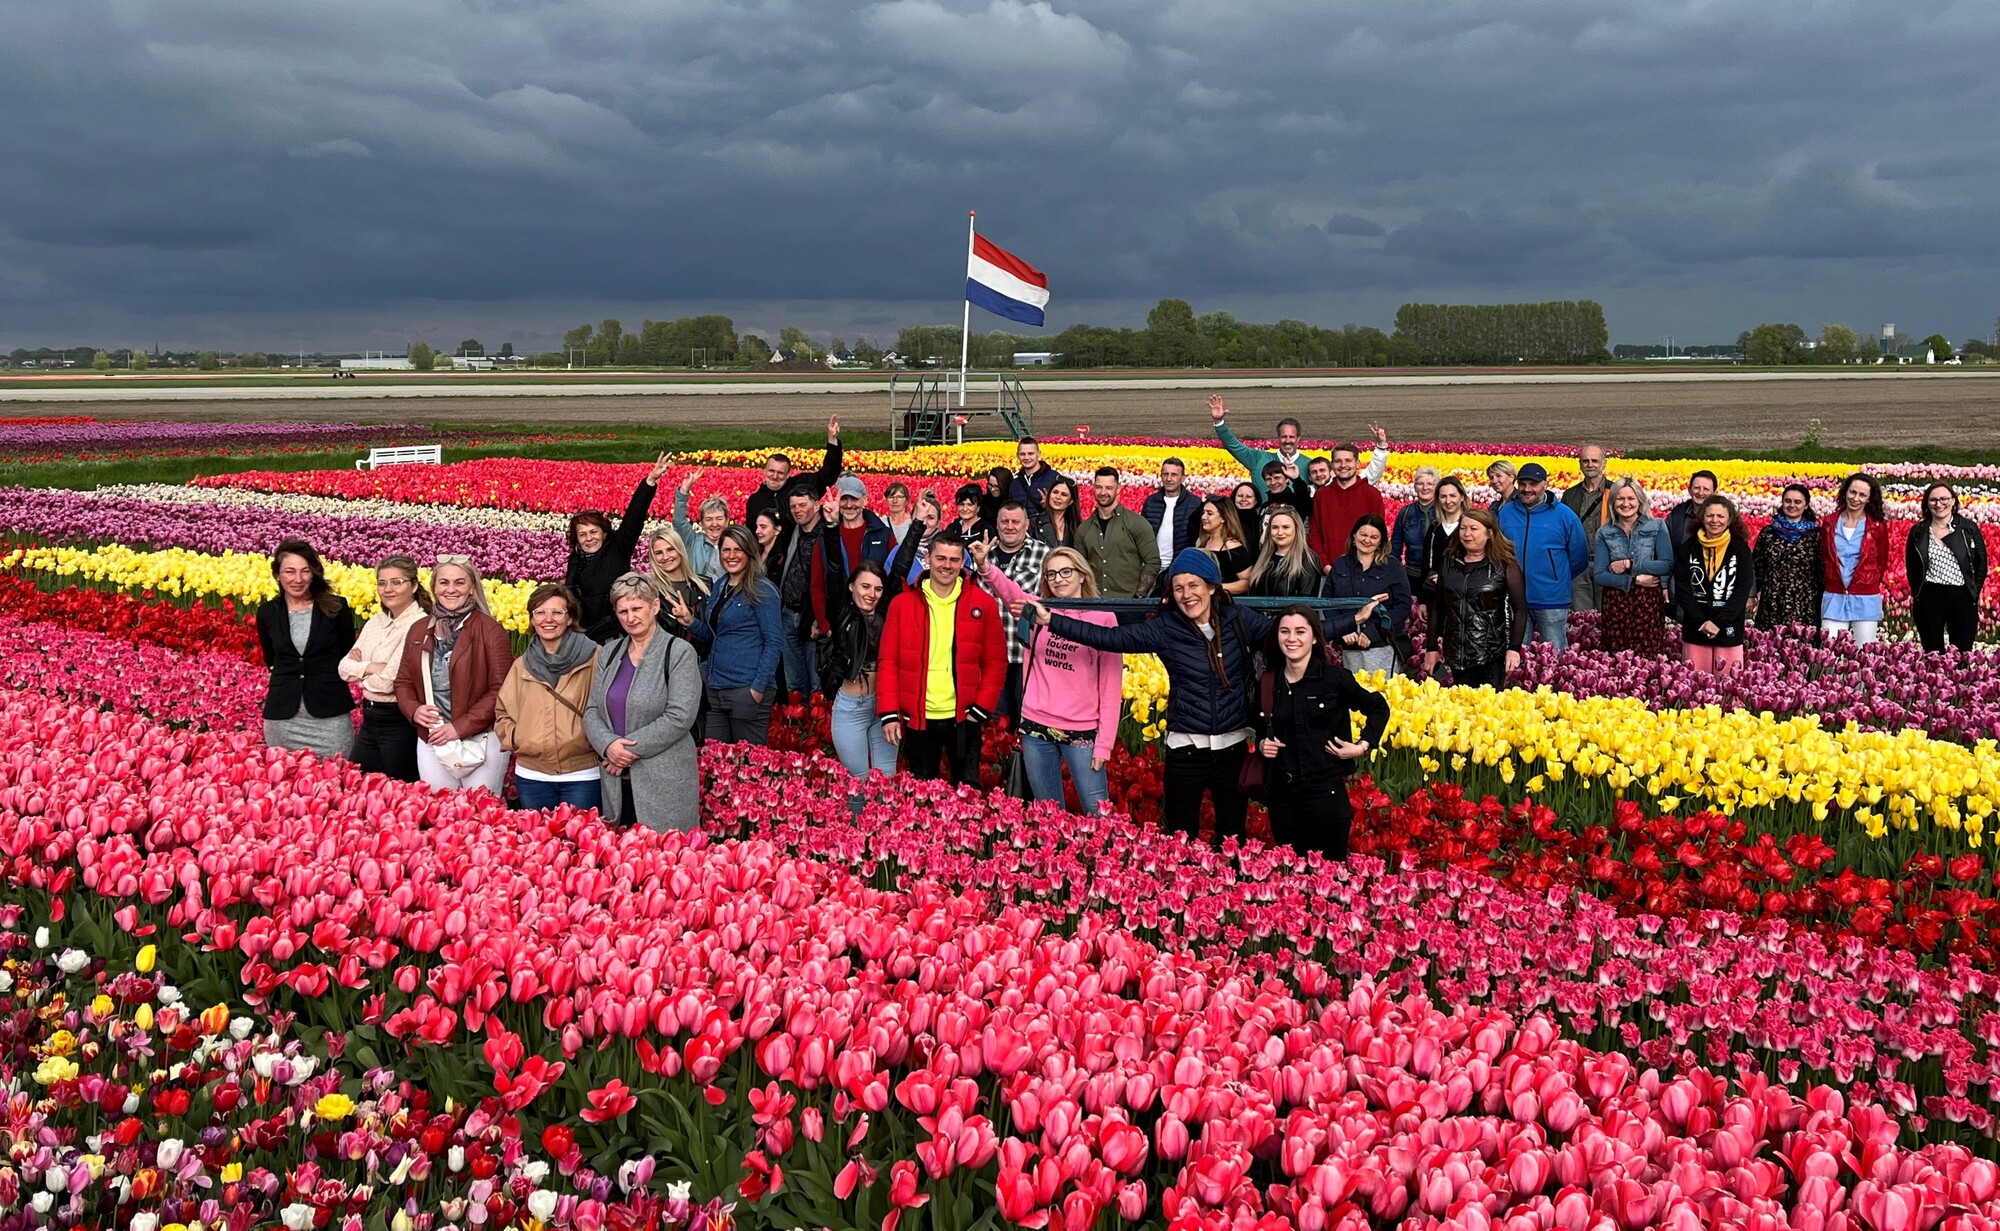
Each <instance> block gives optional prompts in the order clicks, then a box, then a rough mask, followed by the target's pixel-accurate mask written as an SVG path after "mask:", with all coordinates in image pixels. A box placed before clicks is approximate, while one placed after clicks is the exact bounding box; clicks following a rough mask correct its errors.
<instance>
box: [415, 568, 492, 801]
mask: <svg viewBox="0 0 2000 1231" xmlns="http://www.w3.org/2000/svg"><path fill="white" fill-rule="evenodd" d="M431 591H432V595H433V597H432V606H431V614H430V618H428V619H426V620H425V621H424V622H423V623H421V624H419V625H417V627H416V628H415V629H413V630H411V632H410V635H409V637H408V638H407V639H406V640H405V641H404V643H403V663H402V666H401V667H399V668H398V669H397V671H396V704H397V705H398V706H400V707H401V708H402V711H403V716H404V717H405V718H408V719H409V720H410V725H411V726H413V727H415V728H416V729H417V774H418V776H419V777H420V778H422V779H423V781H424V782H425V783H427V784H428V785H430V786H434V787H438V788H440V789H442V790H447V791H465V790H471V789H473V788H474V787H484V788H486V789H487V790H489V791H491V792H493V793H494V794H495V795H498V794H499V793H500V788H501V786H502V785H503V784H504V783H505V782H506V780H507V753H506V750H504V749H503V748H501V747H500V737H499V736H498V735H496V734H494V731H493V714H494V710H495V709H496V708H497V706H498V704H499V698H500V684H501V681H503V680H505V679H506V678H507V672H508V670H509V669H510V668H511V667H512V666H513V665H514V641H513V638H511V637H509V636H508V635H507V630H506V629H504V628H502V627H500V622H499V621H498V620H496V619H494V618H493V616H492V613H491V612H489V611H488V610H487V607H486V591H485V589H484V588H483V587H482V586H481V585H480V582H479V570H478V569H476V568H474V567H473V565H472V561H471V560H469V559H467V558H466V557H464V556H439V557H438V561H437V567H436V568H435V569H434V570H432V572H431Z"/></svg>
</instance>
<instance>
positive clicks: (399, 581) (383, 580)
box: [375, 577, 417, 590]
mask: <svg viewBox="0 0 2000 1231" xmlns="http://www.w3.org/2000/svg"><path fill="white" fill-rule="evenodd" d="M375 584H376V585H378V586H380V587H382V588H383V589H384V590H400V589H402V588H403V587H404V586H413V585H416V584H417V583H416V582H414V581H411V580H410V579H409V578H407V577H377V578H376V579H375Z"/></svg>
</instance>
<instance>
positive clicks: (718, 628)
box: [649, 526, 784, 744]
mask: <svg viewBox="0 0 2000 1231" xmlns="http://www.w3.org/2000/svg"><path fill="white" fill-rule="evenodd" d="M717 550H718V552H719V554H720V557H721V560H722V574H723V580H722V584H721V585H719V586H717V587H716V588H715V592H714V593H713V594H710V595H709V597H708V605H707V607H706V608H704V609H703V610H702V612H701V613H700V615H699V618H698V619H696V621H695V624H694V627H693V628H692V629H690V630H689V637H688V639H689V640H690V641H692V642H693V643H694V646H695V648H696V649H698V650H700V649H706V650H707V651H708V686H707V687H708V738H709V739H713V740H730V741H734V740H748V741H749V742H750V743H753V744H763V743H768V742H769V740H770V734H771V702H772V700H773V699H774V694H775V693H776V692H777V688H778V658H779V655H780V652H781V650H782V648H783V647H782V644H781V639H782V638H783V637H784V628H783V625H782V624H781V622H780V621H779V619H778V608H779V600H778V588H777V587H776V586H774V585H772V584H771V583H770V581H769V580H768V579H767V578H766V577H765V576H764V562H763V560H762V558H761V557H759V556H758V554H757V544H756V543H754V542H753V541H751V538H750V532H749V531H747V530H745V529H744V528H743V527H741V526H731V527H729V528H728V529H727V530H724V531H723V532H722V545H721V546H720V547H719V548H718V549H717ZM649 589H650V586H649Z"/></svg>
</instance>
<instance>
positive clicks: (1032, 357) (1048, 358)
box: [1014, 350, 1056, 368]
mask: <svg viewBox="0 0 2000 1231" xmlns="http://www.w3.org/2000/svg"><path fill="white" fill-rule="evenodd" d="M1055 361H1056V353H1055V352H1054V351H1046V350H1017V351H1015V352H1014V366H1015V367H1017V368H1045V367H1048V366H1049V365H1050V364H1052V363H1054V362H1055Z"/></svg>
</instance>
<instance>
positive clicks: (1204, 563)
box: [1167, 547, 1222, 586]
mask: <svg viewBox="0 0 2000 1231" xmlns="http://www.w3.org/2000/svg"><path fill="white" fill-rule="evenodd" d="M1178 573H1186V574H1188V575H1189V576H1192V577H1199V578H1201V579H1202V580H1203V581H1205V582H1207V583H1208V584H1210V585H1212V586H1219V585H1221V584H1222V570H1221V569H1219V568H1217V567H1216V564H1215V557H1214V556H1211V555H1209V554H1208V553H1207V552H1205V551H1203V550H1202V549H1201V548H1199V547H1183V548H1181V549H1180V551H1178V552H1176V553H1175V554H1174V562H1173V563H1172V564H1171V565H1169V566H1168V567H1167V580H1168V581H1172V580H1173V579H1174V576H1175V575H1176V574H1178Z"/></svg>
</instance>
